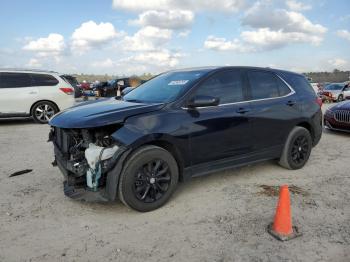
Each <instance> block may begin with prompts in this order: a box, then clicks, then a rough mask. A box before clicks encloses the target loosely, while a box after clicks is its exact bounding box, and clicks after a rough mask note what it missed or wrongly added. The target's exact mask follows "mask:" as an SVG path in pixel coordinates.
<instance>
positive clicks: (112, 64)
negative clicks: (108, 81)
mask: <svg viewBox="0 0 350 262" xmlns="http://www.w3.org/2000/svg"><path fill="white" fill-rule="evenodd" d="M91 65H92V66H93V67H98V68H101V67H102V68H112V67H115V66H116V65H117V64H116V63H115V62H114V61H113V60H112V59H110V58H107V59H105V60H101V61H96V62H93V63H92V64H91Z"/></svg>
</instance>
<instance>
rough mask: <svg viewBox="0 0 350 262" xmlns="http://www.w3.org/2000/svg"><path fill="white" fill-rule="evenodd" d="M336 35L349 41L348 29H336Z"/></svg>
mask: <svg viewBox="0 0 350 262" xmlns="http://www.w3.org/2000/svg"><path fill="white" fill-rule="evenodd" d="M337 36H339V37H341V38H344V39H346V40H348V41H350V32H349V31H348V30H345V29H344V30H338V31H337Z"/></svg>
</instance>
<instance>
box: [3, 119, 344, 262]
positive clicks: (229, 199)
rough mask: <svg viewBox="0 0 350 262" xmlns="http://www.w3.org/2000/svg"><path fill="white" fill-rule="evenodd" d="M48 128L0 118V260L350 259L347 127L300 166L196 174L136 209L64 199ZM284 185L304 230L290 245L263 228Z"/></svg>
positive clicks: (330, 134) (270, 164) (260, 166)
mask: <svg viewBox="0 0 350 262" xmlns="http://www.w3.org/2000/svg"><path fill="white" fill-rule="evenodd" d="M48 130H49V127H48V126H46V125H37V124H34V123H32V121H30V120H6V121H5V120H2V121H0V261H97V260H99V261H350V193H349V188H350V172H349V169H350V164H349V163H350V135H348V134H342V133H333V132H329V131H325V132H324V135H323V138H322V140H321V142H320V144H319V145H318V146H317V147H316V148H314V150H313V152H312V155H311V158H310V161H309V162H308V164H307V165H306V166H305V168H303V169H302V170H298V171H288V170H285V169H283V168H281V167H279V166H278V165H276V164H275V163H274V162H273V161H270V162H265V163H261V164H257V165H252V166H247V167H244V168H240V169H235V170H231V171H227V172H221V173H217V174H213V175H210V176H206V177H200V178H196V179H193V180H191V181H190V182H188V183H185V184H180V186H179V188H178V190H177V191H176V193H175V195H174V196H173V197H172V199H171V200H170V202H169V203H168V204H167V205H165V206H164V207H163V208H160V209H158V210H156V211H154V212H150V213H138V212H135V211H132V210H129V209H127V208H126V207H124V206H123V205H122V204H121V203H119V202H117V203H113V204H91V203H90V204H89V203H82V202H76V201H73V200H70V199H68V198H66V197H65V196H64V195H63V191H62V181H63V177H62V175H61V174H60V172H59V170H58V168H54V167H52V166H51V164H50V163H51V161H52V160H53V153H52V145H51V144H49V143H46V140H47V134H48ZM23 169H33V171H32V172H31V173H27V174H24V175H21V176H16V177H9V175H10V174H11V173H13V172H16V171H19V170H23ZM281 184H289V185H293V186H294V187H293V188H294V189H293V190H292V192H293V193H292V194H291V201H292V213H293V222H294V224H295V225H297V226H298V227H299V229H300V231H301V232H302V233H303V235H302V236H301V237H299V238H296V239H293V240H291V241H289V242H279V241H277V240H275V239H274V238H273V237H272V236H270V235H269V234H268V233H267V232H266V227H267V225H268V224H269V223H270V222H272V220H273V216H274V210H275V207H276V202H277V196H276V195H277V194H276V192H275V191H276V187H275V186H278V185H281ZM270 186H273V187H270Z"/></svg>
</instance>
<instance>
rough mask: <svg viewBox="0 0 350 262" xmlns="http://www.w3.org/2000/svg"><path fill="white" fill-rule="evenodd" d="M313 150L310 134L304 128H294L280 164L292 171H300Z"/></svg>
mask: <svg viewBox="0 0 350 262" xmlns="http://www.w3.org/2000/svg"><path fill="white" fill-rule="evenodd" d="M311 149H312V138H311V135H310V132H309V131H308V130H307V129H306V128H304V127H300V126H297V127H294V128H293V130H292V131H291V132H290V133H289V136H288V138H287V141H286V143H285V145H284V148H283V152H282V155H281V158H280V160H279V164H280V165H281V166H282V167H284V168H287V169H291V170H295V169H300V168H302V167H303V166H304V165H305V164H306V162H307V161H308V159H309V157H310V154H311Z"/></svg>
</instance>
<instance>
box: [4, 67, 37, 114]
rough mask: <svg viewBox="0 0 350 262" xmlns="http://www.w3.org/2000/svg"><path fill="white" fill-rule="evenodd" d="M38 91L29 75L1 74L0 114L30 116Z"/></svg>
mask: <svg viewBox="0 0 350 262" xmlns="http://www.w3.org/2000/svg"><path fill="white" fill-rule="evenodd" d="M37 94H38V90H37V88H35V87H32V79H31V77H30V75H29V74H27V73H16V72H1V73H0V114H9V115H11V114H17V115H24V114H29V110H30V106H31V105H32V103H33V101H35V99H36V97H37Z"/></svg>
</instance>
